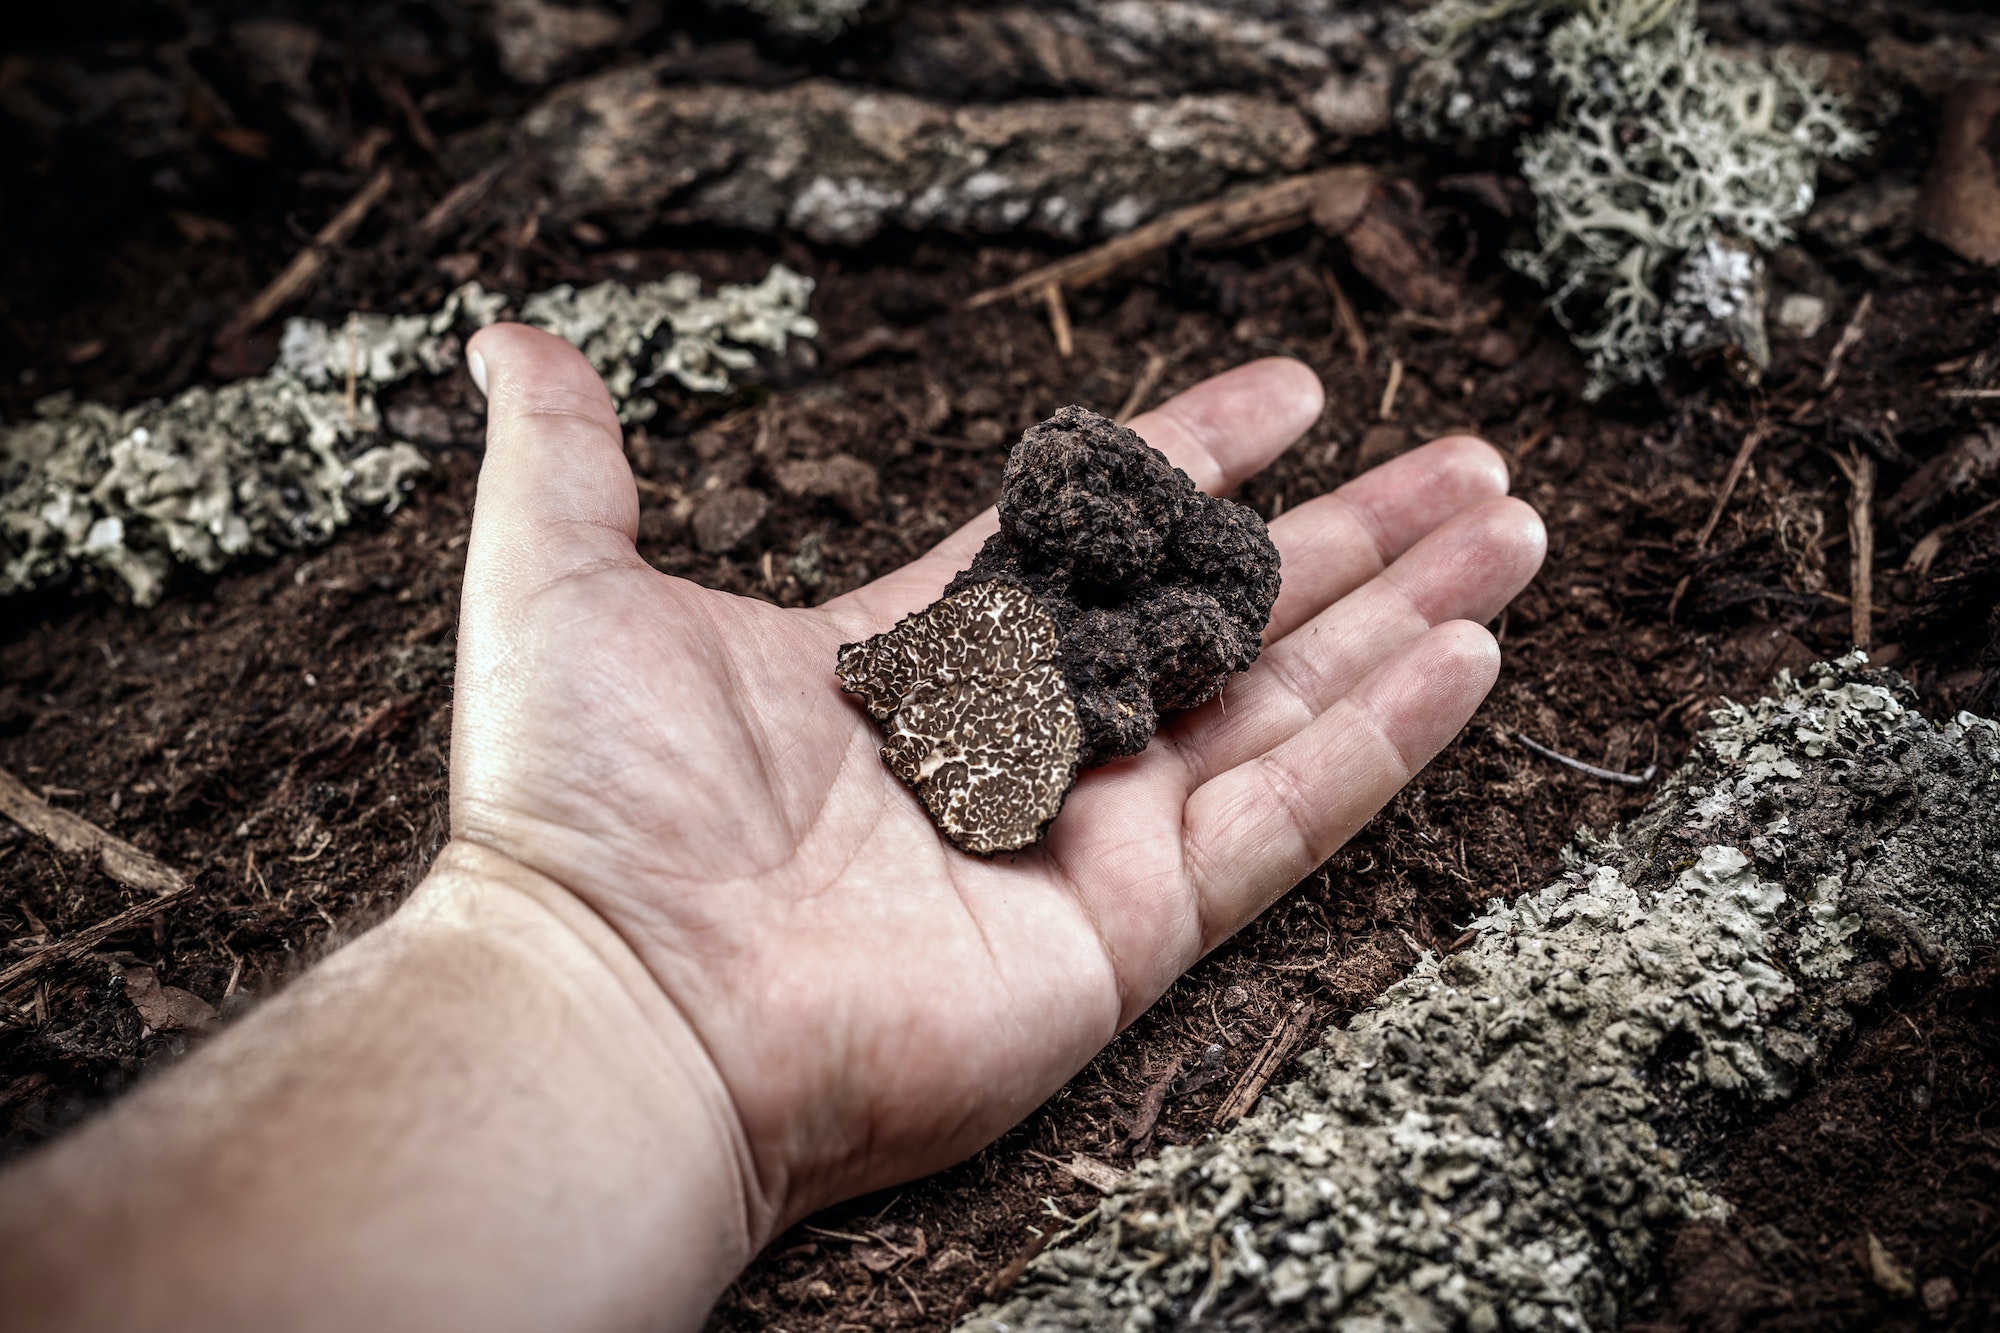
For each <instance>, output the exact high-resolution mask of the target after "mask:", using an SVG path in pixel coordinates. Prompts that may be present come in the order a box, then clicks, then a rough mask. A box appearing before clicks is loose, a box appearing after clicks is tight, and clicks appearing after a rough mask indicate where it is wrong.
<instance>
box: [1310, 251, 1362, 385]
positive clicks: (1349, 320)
mask: <svg viewBox="0 0 2000 1333" xmlns="http://www.w3.org/2000/svg"><path fill="white" fill-rule="evenodd" d="M1319 275H1320V278H1321V280H1322V281H1324V282H1325V283H1326V294H1327V295H1328V296H1330V297H1332V298H1333V313H1334V318H1336V319H1338V320H1339V321H1340V329H1341V332H1342V333H1344V334H1346V335H1347V350H1348V351H1350V352H1352V353H1353V354H1354V365H1355V368H1356V369H1361V368H1363V367H1365V366H1367V364H1368V331H1367V330H1366V329H1364V328H1362V327H1361V316H1360V315H1358V314H1356V313H1355V310H1354V302H1352V301H1350V300H1348V299H1347V289H1346V288H1345V287H1343V286H1341V285H1340V279H1339V278H1338V277H1335V276H1334V272H1333V270H1332V269H1329V268H1322V269H1321V270H1320V271H1319Z"/></svg>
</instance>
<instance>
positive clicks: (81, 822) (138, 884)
mask: <svg viewBox="0 0 2000 1333" xmlns="http://www.w3.org/2000/svg"><path fill="white" fill-rule="evenodd" d="M0 814H4V815H6V816H7V817H8V818H9V819H12V820H13V821H14V822H15V823H17V824H19V825H20V826H21V827H22V828H24V829H26V830H28V832H30V833H33V834H37V835H38V836H40V837H42V838H45V839H47V840H48V841H49V843H50V844H51V845H52V846H54V847H55V848H56V849H57V850H58V851H63V852H68V853H69V854H71V855H72V856H88V855H92V854H95V855H96V857H97V861H98V864H99V865H101V866H102V867H103V868H104V873H105V874H107V875H109V876H111V878H113V879H115V880H117V881H118V882H119V883H120V884H123V885H125V887H127V888H130V889H137V890H139V891H140V892H141V893H155V894H160V895H163V896H164V895H169V894H176V893H179V892H181V891H182V890H183V889H185V888H186V887H187V885H186V882H185V881H184V880H182V878H181V876H180V875H179V873H178V872H176V871H174V870H172V869H169V868H168V867H167V866H166V865H164V864H162V863H161V862H159V861H158V860H155V859H154V858H153V857H151V856H148V855H147V854H146V853H145V852H142V851H140V850H139V849H138V848H137V847H134V846H133V845H132V844H131V843H129V842H127V841H125V840H124V839H123V838H120V837H118V836H117V835H115V834H111V833H106V832H105V831H104V830H103V829H101V828H99V827H97V825H95V824H93V823H91V822H90V821H89V820H87V819H85V818H83V817H82V816H80V815H75V814H71V813H70V812H69V811H67V810H59V809H57V808H56V807H55V806H52V805H50V804H49V803H48V802H47V801H45V800H43V799H42V798H41V797H39V796H37V795H36V794H35V793H34V792H32V791H29V790H28V788H27V787H26V786H24V785H23V784H22V782H21V780H20V779H19V778H17V777H15V776H14V775H13V774H12V773H9V772H8V771H7V770H6V769H4V768H0Z"/></svg>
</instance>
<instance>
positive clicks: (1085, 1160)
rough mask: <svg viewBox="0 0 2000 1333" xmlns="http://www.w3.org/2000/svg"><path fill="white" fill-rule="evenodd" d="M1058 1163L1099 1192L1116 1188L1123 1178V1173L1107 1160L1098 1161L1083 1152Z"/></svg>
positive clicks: (1103, 1192)
mask: <svg viewBox="0 0 2000 1333" xmlns="http://www.w3.org/2000/svg"><path fill="white" fill-rule="evenodd" d="M1060 1165H1061V1166H1062V1169H1063V1170H1065V1171H1067V1172H1069V1174H1070V1175H1072V1176H1074V1177H1075V1178H1076V1179H1077V1180H1079V1181H1081V1182H1082V1183H1084V1184H1086V1185H1088V1186H1090V1187H1091V1188H1092V1189H1094V1190H1096V1191H1097V1192H1098V1193H1099V1194H1109V1193H1111V1192H1112V1191H1113V1190H1115V1189H1117V1188H1118V1182H1119V1181H1121V1180H1123V1179H1124V1178H1125V1173H1124V1172H1123V1171H1120V1170H1119V1169H1118V1168H1117V1167H1115V1166H1113V1165H1111V1164H1110V1163H1109V1162H1100V1161H1098V1160H1097V1159H1096V1158H1095V1157H1091V1156H1088V1155H1086V1154H1084V1153H1078V1154H1077V1155H1076V1156H1074V1157H1072V1158H1070V1159H1069V1160H1068V1161H1067V1162H1063V1163H1060Z"/></svg>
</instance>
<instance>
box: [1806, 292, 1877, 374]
mask: <svg viewBox="0 0 2000 1333" xmlns="http://www.w3.org/2000/svg"><path fill="white" fill-rule="evenodd" d="M1874 308H1875V293H1873V292H1863V293H1862V294H1861V304H1860V305H1857V306H1855V307H1854V315H1853V317H1852V318H1850V319H1849V320H1848V321H1847V327H1846V328H1844V329H1842V330H1841V331H1840V341H1838V342H1836V343H1835V344H1834V345H1833V354H1832V355H1831V356H1829V357H1827V359H1826V373H1824V374H1823V375H1821V376H1820V377H1819V391H1820V392H1821V393H1825V392H1826V391H1827V390H1828V389H1831V388H1832V387H1833V382H1834V381H1835V380H1837V379H1839V378H1840V363H1841V362H1842V361H1845V360H1846V359H1847V354H1848V353H1849V352H1851V351H1853V350H1854V345H1855V344H1856V343H1858V342H1860V341H1861V335H1862V334H1863V333H1865V332H1867V329H1868V314H1869V312H1870V311H1872V310H1873V309H1874Z"/></svg>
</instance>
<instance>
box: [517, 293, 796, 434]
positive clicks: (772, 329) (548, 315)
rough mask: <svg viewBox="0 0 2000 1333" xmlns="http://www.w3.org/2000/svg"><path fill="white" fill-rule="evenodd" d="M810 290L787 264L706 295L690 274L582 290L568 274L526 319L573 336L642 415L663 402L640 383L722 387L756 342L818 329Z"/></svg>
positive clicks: (524, 310) (630, 408) (770, 345)
mask: <svg viewBox="0 0 2000 1333" xmlns="http://www.w3.org/2000/svg"><path fill="white" fill-rule="evenodd" d="M812 290H813V282H812V279H811V278H808V277H804V276H803V275H801V274H798V273H794V272H793V271H792V270H791V269H788V268H786V267H785V266H784V265H783V264H773V265H771V271H770V272H769V273H767V274H765V275H764V278H763V280H762V281H761V282H758V283H755V284H742V283H735V284H726V285H724V286H722V287H719V288H717V289H716V292H715V295H714V296H703V295H702V294H701V279H700V278H697V277H696V276H695V275H694V274H692V273H671V274H669V275H667V276H666V277H665V278H662V279H661V280H660V281H658V282H642V283H640V284H639V285H638V286H636V287H627V286H624V285H623V284H621V283H616V282H600V283H598V284H597V285H596V286H594V287H585V288H584V289H582V290H581V291H579V290H577V289H576V288H574V287H572V286H570V285H569V284H568V283H563V284H561V285H559V286H555V287H551V288H550V289H549V290H548V291H545V292H539V293H537V294H535V295H533V296H530V297H529V298H527V299H526V300H525V301H523V302H522V303H521V319H522V321H523V322H524V323H528V324H533V325H535V326H536V327H537V328H542V329H547V330H548V331H549V332H550V333H553V334H555V335H556V336H557V337H559V338H564V339H567V340H568V341H570V342H572V343H575V344H576V345H577V347H579V348H580V349H582V351H583V354H584V357H585V359H586V360H588V361H589V362H590V364H591V365H592V366H593V367H595V368H596V370H597V372H598V374H600V375H602V376H603V377H604V384H605V387H606V388H608V389H609V390H610V391H611V397H612V400H613V401H614V402H616V403H617V404H618V405H619V416H620V417H621V418H623V419H625V420H627V421H643V420H646V419H648V418H650V417H651V416H652V415H653V413H654V412H655V411H656V410H657V408H658V404H656V403H655V402H653V400H652V399H650V398H641V397H638V396H637V395H638V392H639V391H640V390H643V389H649V388H651V387H652V386H653V385H655V384H658V383H659V382H660V381H661V380H663V379H666V378H668V377H672V378H673V379H675V380H677V381H679V382H680V383H681V384H682V385H683V386H684V387H686V388H688V389H692V390H694V391H695V392H697V393H720V392H721V391H723V390H724V389H727V388H728V387H729V384H730V380H731V378H732V376H733V375H734V374H735V373H736V372H740V371H743V370H748V369H749V368H750V367H752V366H754V365H756V364H757V356H756V353H755V352H754V351H753V350H751V349H753V348H761V349H764V350H766V351H770V352H776V353H780V354H782V353H783V352H784V350H785V348H786V347H787V346H788V345H789V342H790V340H791V339H793V338H811V337H815V336H816V335H817V334H818V332H819V326H818V324H817V323H815V322H814V321H813V319H812V318H811V317H810V316H808V315H807V314H806V305H807V302H808V301H809V300H810V299H811V297H812ZM663 330H664V335H663V333H662V331H663Z"/></svg>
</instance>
